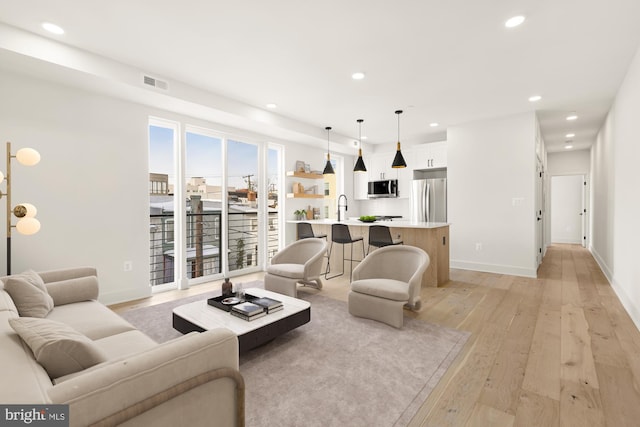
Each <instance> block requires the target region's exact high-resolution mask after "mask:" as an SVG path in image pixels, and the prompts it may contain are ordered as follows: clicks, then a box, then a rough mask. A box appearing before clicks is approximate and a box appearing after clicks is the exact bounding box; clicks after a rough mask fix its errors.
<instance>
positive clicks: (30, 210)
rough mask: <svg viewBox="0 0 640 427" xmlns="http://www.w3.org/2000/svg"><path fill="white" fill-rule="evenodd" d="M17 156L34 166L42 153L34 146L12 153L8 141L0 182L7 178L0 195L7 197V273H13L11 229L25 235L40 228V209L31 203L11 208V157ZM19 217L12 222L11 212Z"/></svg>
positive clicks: (21, 161)
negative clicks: (38, 214)
mask: <svg viewBox="0 0 640 427" xmlns="http://www.w3.org/2000/svg"><path fill="white" fill-rule="evenodd" d="M12 158H16V159H17V160H18V163H20V164H22V165H25V166H34V165H37V164H38V163H39V162H40V153H38V152H37V151H36V150H34V149H33V148H21V149H19V150H18V152H17V153H16V154H15V156H14V155H12V154H11V143H10V142H7V175H6V176H5V175H4V174H3V173H2V172H0V182H2V181H3V180H4V179H5V178H6V181H7V191H6V192H5V193H4V194H3V193H2V192H1V191H0V197H2V196H3V195H4V196H6V198H7V275H9V274H11V229H12V228H13V227H15V228H16V230H18V233H20V234H24V235H27V236H28V235H31V234H35V233H37V232H38V231H39V230H40V221H38V220H37V219H36V218H35V216H36V214H37V213H38V210H37V209H36V207H35V206H33V205H32V204H31V203H21V204H19V205H16V207H14V208H13V210H12V209H11V179H12V177H11V159H12ZM12 212H13V214H14V215H15V216H16V217H17V218H19V219H18V222H17V224H16V225H15V226H14V225H12V224H11V213H12Z"/></svg>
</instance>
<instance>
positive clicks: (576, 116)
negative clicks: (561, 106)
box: [567, 113, 578, 121]
mask: <svg viewBox="0 0 640 427" xmlns="http://www.w3.org/2000/svg"><path fill="white" fill-rule="evenodd" d="M577 118H578V115H577V114H576V113H571V114H570V115H568V116H567V120H569V121H571V120H575V119H577Z"/></svg>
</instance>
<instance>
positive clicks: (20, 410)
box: [0, 405, 69, 427]
mask: <svg viewBox="0 0 640 427" xmlns="http://www.w3.org/2000/svg"><path fill="white" fill-rule="evenodd" d="M0 411H1V412H0V425H1V426H41V427H68V426H69V405H0Z"/></svg>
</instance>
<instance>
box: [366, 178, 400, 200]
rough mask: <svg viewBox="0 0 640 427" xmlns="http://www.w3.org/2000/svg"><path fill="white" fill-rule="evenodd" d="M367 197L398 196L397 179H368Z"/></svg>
mask: <svg viewBox="0 0 640 427" xmlns="http://www.w3.org/2000/svg"><path fill="white" fill-rule="evenodd" d="M367 197H369V198H370V199H376V198H381V197H398V180H397V179H384V180H381V181H369V185H368V188H367Z"/></svg>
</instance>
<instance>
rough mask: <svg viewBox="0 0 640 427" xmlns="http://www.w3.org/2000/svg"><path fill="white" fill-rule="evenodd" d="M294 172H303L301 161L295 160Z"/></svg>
mask: <svg viewBox="0 0 640 427" xmlns="http://www.w3.org/2000/svg"><path fill="white" fill-rule="evenodd" d="M296 172H304V162H303V161H302V160H296Z"/></svg>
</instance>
